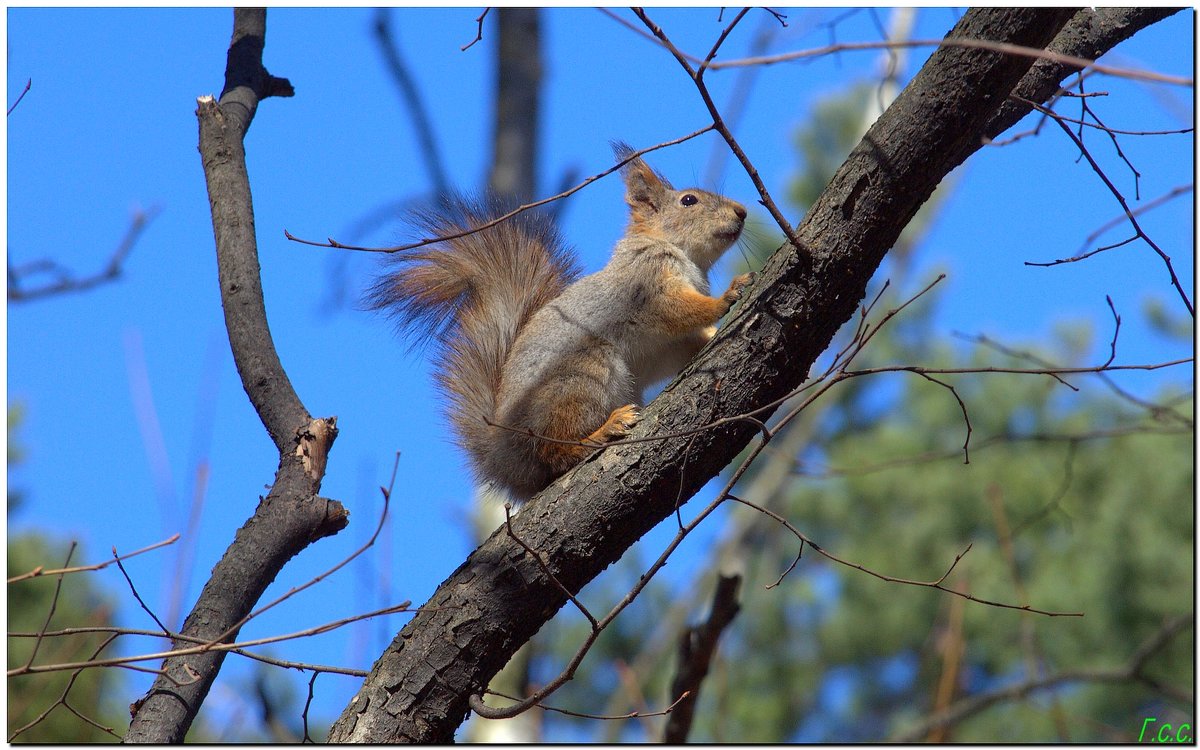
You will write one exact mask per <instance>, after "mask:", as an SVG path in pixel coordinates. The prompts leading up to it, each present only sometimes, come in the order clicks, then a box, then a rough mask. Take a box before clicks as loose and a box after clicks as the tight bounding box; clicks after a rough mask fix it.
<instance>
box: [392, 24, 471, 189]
mask: <svg viewBox="0 0 1200 750" xmlns="http://www.w3.org/2000/svg"><path fill="white" fill-rule="evenodd" d="M484 14H485V15H486V14H487V11H486V10H485V11H484ZM479 18H480V26H481V28H480V33H481V34H482V20H483V16H480V17H479ZM373 29H374V31H375V42H376V43H377V44H378V45H379V52H380V54H382V55H383V61H384V63H385V64H386V65H387V69H388V72H389V73H391V74H392V81H393V82H394V83H395V84H396V90H397V91H398V92H399V94H400V99H401V101H403V102H404V106H405V108H406V109H407V110H408V116H409V118H411V119H412V123H413V128H414V129H415V130H416V134H417V153H418V154H419V155H420V157H421V158H422V160H423V161H424V162H425V169H426V170H427V171H428V172H429V180H430V182H432V183H433V189H434V191H435V192H437V193H444V192H446V190H447V189H448V188H449V186H450V181H449V180H447V179H446V170H445V168H444V167H443V166H442V155H441V149H440V148H438V144H437V139H436V138H434V129H433V125H432V124H431V123H430V121H429V111H428V109H426V107H425V102H424V100H423V99H422V98H421V92H420V91H419V90H418V89H417V83H416V81H414V80H413V77H412V75H411V74H410V73H409V72H408V66H407V65H405V63H404V59H403V58H401V57H400V48H399V46H398V45H397V44H396V35H395V33H394V32H393V31H392V15H391V8H377V9H376V10H375V23H374V24H373ZM472 44H474V42H472ZM468 46H469V45H468ZM463 49H466V48H465V47H464V48H463Z"/></svg>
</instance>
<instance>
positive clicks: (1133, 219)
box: [1023, 99, 1196, 318]
mask: <svg viewBox="0 0 1200 750" xmlns="http://www.w3.org/2000/svg"><path fill="white" fill-rule="evenodd" d="M1023 103H1024V104H1027V105H1029V106H1031V107H1033V108H1035V109H1037V110H1038V111H1039V112H1043V113H1044V114H1047V115H1049V116H1050V117H1052V118H1053V119H1054V121H1055V122H1056V123H1057V124H1058V126H1059V127H1060V128H1061V129H1062V131H1063V132H1064V133H1066V134H1067V137H1068V138H1070V139H1071V141H1072V142H1074V144H1075V146H1076V147H1077V148H1078V149H1079V150H1080V152H1082V153H1083V156H1084V157H1085V158H1086V159H1087V161H1088V164H1090V165H1091V167H1092V171H1094V172H1095V173H1096V175H1097V176H1098V177H1099V178H1100V180H1101V181H1102V182H1103V183H1104V185H1105V187H1107V188H1108V190H1109V192H1110V193H1112V194H1113V197H1114V198H1116V199H1117V202H1118V203H1120V204H1121V209H1122V210H1124V212H1125V217H1126V218H1127V219H1129V223H1130V224H1131V225H1132V226H1133V229H1134V231H1135V232H1137V236H1138V237H1140V238H1142V240H1143V241H1144V242H1145V243H1146V244H1147V245H1149V246H1150V247H1151V249H1153V250H1154V252H1155V253H1157V254H1158V257H1159V258H1161V259H1162V261H1163V264H1164V265H1165V266H1166V268H1167V273H1168V275H1170V277H1171V286H1173V287H1175V291H1176V292H1178V294H1179V297H1180V299H1182V300H1183V304H1184V305H1185V306H1186V307H1187V310H1188V313H1189V314H1190V315H1191V316H1192V317H1193V318H1194V317H1196V309H1195V307H1193V305H1192V301H1191V299H1189V298H1188V296H1187V292H1185V291H1184V290H1183V285H1182V284H1181V283H1180V281H1179V277H1178V276H1176V275H1175V267H1174V266H1173V265H1172V264H1171V257H1170V256H1169V255H1167V254H1166V253H1165V252H1163V251H1162V248H1160V247H1159V246H1158V244H1157V243H1155V242H1154V240H1152V239H1150V236H1149V235H1148V234H1146V232H1145V231H1144V230H1143V229H1142V226H1141V224H1139V223H1138V220H1137V216H1136V215H1135V214H1134V213H1133V211H1132V210H1131V209H1130V208H1129V204H1128V203H1126V202H1125V196H1124V195H1122V194H1121V191H1120V190H1118V189H1117V187H1116V186H1115V185H1113V184H1112V181H1111V180H1109V179H1108V175H1106V174H1104V170H1103V169H1101V168H1100V165H1099V164H1097V163H1096V160H1095V159H1093V158H1092V155H1091V153H1089V152H1088V150H1087V148H1086V147H1085V146H1084V145H1083V141H1081V140H1079V137H1078V136H1076V135H1075V134H1074V133H1072V132H1071V128H1070V127H1069V126H1068V125H1067V124H1066V123H1065V122H1063V121H1062V120H1060V119H1059V117H1058V114H1057V113H1055V112H1052V111H1050V110H1047V109H1045V108H1044V107H1042V106H1041V105H1040V104H1037V103H1035V102H1032V101H1029V100H1027V99H1026V100H1023ZM1075 260H1079V258H1067V259H1064V260H1060V261H1055V262H1054V263H1051V264H1045V265H1057V264H1059V263H1070V262H1073V261H1075ZM1025 265H1039V264H1037V263H1030V262H1028V261H1026V263H1025Z"/></svg>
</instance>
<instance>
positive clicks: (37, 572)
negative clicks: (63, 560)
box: [8, 534, 179, 584]
mask: <svg viewBox="0 0 1200 750" xmlns="http://www.w3.org/2000/svg"><path fill="white" fill-rule="evenodd" d="M177 541H179V535H178V534H172V535H171V536H170V537H169V538H167V539H164V540H162V541H161V542H155V543H154V544H151V545H150V546H149V547H142V548H141V549H139V550H134V551H133V552H129V553H127V554H124V555H121V557H120V559H121V560H128V559H129V558H131V557H134V556H136V555H140V554H142V553H143V552H150V551H151V550H156V549H158V548H159V547H166V546H167V545H170V544H174V543H175V542H177ZM114 562H116V560H105V561H104V562H100V563H96V564H94V565H77V566H75V567H71V568H52V569H50V570H46V569H44V568H42V567H41V566H38V567H36V568H34V569H33V570H31V571H29V572H28V573H22V574H21V575H18V576H13V577H12V578H9V579H8V583H10V584H11V583H17V582H18V581H24V580H27V579H30V578H41V577H43V576H55V575H62V574H64V573H83V572H85V571H91V570H103V569H104V568H107V567H108V566H109V565H112V564H113V563H114Z"/></svg>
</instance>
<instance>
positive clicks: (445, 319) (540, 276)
mask: <svg viewBox="0 0 1200 750" xmlns="http://www.w3.org/2000/svg"><path fill="white" fill-rule="evenodd" d="M504 213H506V211H505V209H504V207H503V206H502V205H501V204H500V202H499V201H496V200H482V201H473V200H469V199H467V198H464V197H462V196H458V195H452V196H446V197H444V198H442V200H441V201H440V202H439V203H438V205H437V206H436V207H434V208H432V209H428V210H423V211H418V212H415V213H414V215H413V216H412V217H411V223H412V224H413V225H414V226H415V227H416V228H417V229H418V230H420V231H421V232H422V234H423V235H424V236H425V237H443V238H446V239H443V240H441V241H440V242H436V243H434V244H430V245H426V246H422V247H419V248H414V249H412V250H402V251H399V252H397V253H394V254H393V255H392V256H391V259H390V262H391V263H392V264H393V266H394V268H393V269H392V270H391V272H389V273H388V274H386V275H385V276H383V277H382V278H380V279H379V281H377V282H376V283H375V285H374V286H373V287H372V288H371V290H370V292H369V293H368V297H367V302H368V304H369V305H370V306H371V307H373V308H375V309H380V310H386V311H387V312H388V313H390V314H391V315H393V316H394V317H395V318H397V319H398V321H399V323H400V325H401V327H402V329H403V330H404V332H405V333H406V334H407V335H408V337H409V339H410V341H412V342H413V343H414V344H420V343H424V342H426V341H430V340H432V341H434V342H435V344H436V350H437V351H436V358H437V361H436V366H435V368H434V372H436V373H437V383H438V387H439V389H440V390H441V391H442V393H443V394H444V395H445V396H446V397H447V399H448V401H449V403H448V412H449V417H450V420H451V422H452V424H453V426H454V429H455V432H456V433H457V436H458V440H459V442H460V444H461V445H462V447H463V448H464V449H465V450H466V452H467V454H468V455H469V456H471V458H472V461H473V462H474V464H475V466H474V468H475V470H476V473H477V474H480V469H481V468H482V466H483V465H484V464H485V463H486V462H485V460H484V457H486V456H487V455H488V454H489V453H491V452H492V451H493V450H495V446H496V439H495V436H494V435H492V434H490V433H491V431H492V430H493V429H494V428H491V427H489V426H488V425H487V422H486V421H485V419H487V420H493V421H494V419H495V413H496V393H497V389H498V388H499V385H500V374H501V370H502V368H503V366H504V362H505V360H506V359H507V357H508V353H509V351H510V349H511V348H512V345H513V342H514V341H515V340H516V337H517V333H518V331H519V330H520V328H521V326H522V325H523V324H524V323H525V321H526V320H528V319H529V316H530V315H532V314H533V313H534V312H536V311H537V310H538V309H539V308H540V307H542V306H543V305H545V304H546V303H547V302H549V301H550V300H552V299H554V298H555V297H557V296H558V295H559V294H561V293H562V291H563V289H565V288H566V287H567V285H568V284H570V283H571V282H572V281H574V280H575V278H576V277H577V276H578V270H577V269H576V267H575V264H574V261H573V254H572V253H571V252H570V251H569V250H568V249H567V248H566V247H565V246H564V245H563V243H562V240H561V239H560V238H559V235H558V232H557V230H556V229H555V228H554V225H553V223H552V222H551V220H550V219H549V218H548V217H546V216H544V215H541V214H537V213H534V212H532V211H524V212H522V213H519V214H517V215H516V216H514V217H513V218H511V219H509V220H507V221H503V222H501V223H499V224H496V225H495V226H490V227H487V228H486V229H481V230H479V231H476V232H470V230H472V229H476V228H478V227H480V226H483V225H484V224H487V223H488V222H490V221H492V220H493V219H494V218H495V217H498V216H502V215H503V214H504ZM467 232H470V233H467ZM464 233H466V234H464ZM456 235H461V236H456ZM480 478H481V479H488V478H489V477H487V476H485V475H482V474H481V476H480Z"/></svg>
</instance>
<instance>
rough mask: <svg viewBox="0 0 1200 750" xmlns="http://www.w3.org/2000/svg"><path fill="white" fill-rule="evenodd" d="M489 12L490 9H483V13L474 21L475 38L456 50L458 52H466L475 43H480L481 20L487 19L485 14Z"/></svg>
mask: <svg viewBox="0 0 1200 750" xmlns="http://www.w3.org/2000/svg"><path fill="white" fill-rule="evenodd" d="M489 11H491V7H487V8H484V9H483V12H482V13H480V14H479V18H476V19H475V25H476V30H475V38H474V39H472V40H471V41H469V42H467V43H466V44H464V45H463V46H461V47H459V48H458V49H459V51H460V52H466V51H467V50H469V49H471V48H472V47H474V46H475V43H476V42H478V41H481V40H482V39H483V19H485V18H487V14H488V12H489Z"/></svg>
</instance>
